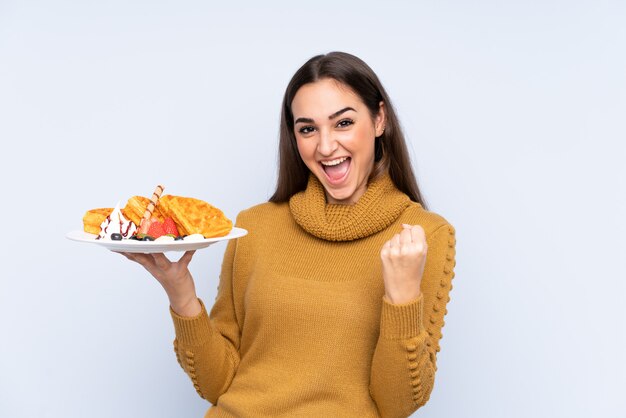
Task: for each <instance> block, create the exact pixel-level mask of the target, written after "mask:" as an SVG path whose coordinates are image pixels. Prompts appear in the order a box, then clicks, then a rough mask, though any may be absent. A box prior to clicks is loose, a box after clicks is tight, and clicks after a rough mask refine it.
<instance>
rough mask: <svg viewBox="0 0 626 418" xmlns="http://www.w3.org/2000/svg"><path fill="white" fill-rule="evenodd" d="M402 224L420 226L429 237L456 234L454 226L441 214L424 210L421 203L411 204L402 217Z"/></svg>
mask: <svg viewBox="0 0 626 418" xmlns="http://www.w3.org/2000/svg"><path fill="white" fill-rule="evenodd" d="M401 221H402V223H407V224H409V225H420V226H421V227H422V228H424V232H425V233H426V236H427V237H430V236H432V235H434V234H436V233H439V232H442V233H447V234H454V232H455V230H454V226H453V225H452V223H450V222H449V221H448V220H447V219H446V218H445V217H444V216H442V215H440V214H439V213H436V212H432V211H429V210H426V209H424V207H423V206H422V205H420V204H419V203H415V202H411V204H410V205H409V206H408V207H407V208H406V209H405V210H404V212H403V213H402V215H401Z"/></svg>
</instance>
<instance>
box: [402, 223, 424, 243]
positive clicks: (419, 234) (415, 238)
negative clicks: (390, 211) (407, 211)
mask: <svg viewBox="0 0 626 418" xmlns="http://www.w3.org/2000/svg"><path fill="white" fill-rule="evenodd" d="M402 228H403V229H402V232H405V231H408V232H409V233H410V234H411V241H412V242H416V243H417V242H425V241H426V233H425V232H424V228H422V226H421V225H407V224H402Z"/></svg>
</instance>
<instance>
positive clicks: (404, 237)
mask: <svg viewBox="0 0 626 418" xmlns="http://www.w3.org/2000/svg"><path fill="white" fill-rule="evenodd" d="M399 235H400V244H401V245H408V244H410V243H411V242H412V241H413V239H412V234H411V229H407V228H404V229H402V231H401V232H400V234H399Z"/></svg>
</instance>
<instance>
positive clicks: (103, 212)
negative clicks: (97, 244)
mask: <svg viewBox="0 0 626 418" xmlns="http://www.w3.org/2000/svg"><path fill="white" fill-rule="evenodd" d="M111 212H113V208H98V209H91V210H88V211H87V212H86V213H85V216H83V230H84V231H85V232H87V233H90V234H95V235H98V234H99V233H100V225H102V222H104V220H105V219H106V218H107V216H109V215H110V214H111ZM128 214H129V211H128V210H127V209H126V208H124V209H122V215H124V217H125V218H126V219H129V217H128Z"/></svg>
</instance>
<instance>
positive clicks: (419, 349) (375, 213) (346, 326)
mask: <svg viewBox="0 0 626 418" xmlns="http://www.w3.org/2000/svg"><path fill="white" fill-rule="evenodd" d="M402 223H408V224H419V225H422V226H423V228H424V229H425V231H426V236H427V243H428V254H427V261H426V267H425V272H424V276H423V279H422V285H421V286H422V287H421V289H422V295H421V296H420V297H419V298H418V299H416V300H414V301H412V302H410V303H407V304H403V305H394V304H391V303H389V302H387V300H386V299H384V298H383V295H384V284H383V278H382V273H381V261H380V250H381V248H382V246H383V244H384V243H385V242H386V241H387V240H388V239H390V238H391V237H392V236H393V235H394V234H395V233H397V232H399V231H401V229H402V226H401V224H402ZM236 224H237V225H238V226H240V227H242V228H246V229H247V230H248V231H249V233H248V235H247V236H245V237H243V238H240V239H238V240H236V241H229V243H228V246H227V248H226V253H225V256H224V262H223V264H222V271H221V275H220V283H219V288H218V294H217V298H216V300H215V303H214V305H213V308H212V310H211V314H210V315H208V314H207V311H206V309H205V307H204V304H202V307H203V310H202V312H201V313H200V314H199V315H198V316H197V317H193V318H185V317H181V316H178V315H177V314H176V313H175V312H173V311H172V310H171V309H170V312H171V315H172V318H173V320H174V326H175V331H176V339H175V341H174V350H175V352H176V357H177V359H178V362H179V363H180V365H181V366H182V368H183V369H184V370H185V372H186V373H187V374H188V375H189V377H190V378H191V381H192V382H193V384H194V387H195V388H196V390H197V392H198V394H199V395H200V396H201V397H203V398H205V399H207V400H208V401H210V402H211V403H212V404H213V405H212V406H211V408H210V409H209V410H208V412H207V413H206V415H205V417H237V418H242V417H259V418H261V417H355V418H356V417H358V418H364V417H406V416H408V415H410V414H411V413H412V412H413V411H415V410H416V409H417V408H419V407H420V406H422V405H424V404H425V403H426V401H428V398H429V396H430V393H431V390H432V388H433V383H434V376H435V371H436V369H437V366H436V354H437V352H438V351H439V340H440V339H441V328H442V326H443V324H444V321H443V318H444V315H445V313H446V303H447V302H448V301H449V297H448V294H449V292H450V289H451V288H452V286H451V280H452V278H453V277H454V272H453V268H454V266H455V242H456V241H455V236H454V233H455V231H454V228H453V227H452V225H450V224H449V223H448V222H447V221H446V220H445V219H444V218H443V217H442V216H440V215H437V214H436V213H433V212H429V211H426V210H424V209H423V207H422V206H421V205H419V204H417V203H415V202H411V201H410V200H409V198H408V197H407V196H406V195H405V194H403V193H401V192H399V191H398V190H397V189H396V188H395V187H394V186H393V183H392V182H391V180H390V179H389V177H382V178H381V179H379V180H376V181H374V182H372V183H371V184H370V185H369V187H368V189H367V191H366V193H365V194H364V195H363V196H362V197H361V199H359V201H358V202H357V203H356V204H355V205H351V206H347V205H328V204H326V201H325V195H324V189H323V187H322V185H321V184H320V183H319V182H318V181H317V179H316V178H315V177H313V176H311V178H310V180H309V184H308V186H307V189H306V190H305V191H303V192H301V193H298V194H296V195H294V196H293V197H292V198H291V200H290V202H289V203H288V204H287V203H284V204H275V203H264V204H261V205H258V206H254V207H252V208H250V209H248V210H245V211H243V212H241V213H240V214H239V216H238V217H237V221H236Z"/></svg>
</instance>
